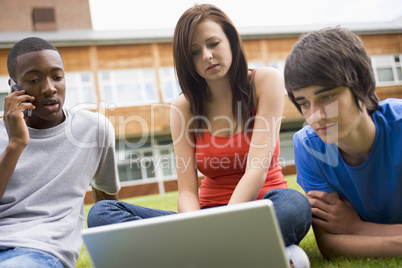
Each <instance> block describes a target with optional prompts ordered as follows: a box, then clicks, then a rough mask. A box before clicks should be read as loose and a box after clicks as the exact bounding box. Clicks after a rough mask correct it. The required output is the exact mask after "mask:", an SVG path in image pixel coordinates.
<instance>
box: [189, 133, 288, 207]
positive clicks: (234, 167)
mask: <svg viewBox="0 0 402 268" xmlns="http://www.w3.org/2000/svg"><path fill="white" fill-rule="evenodd" d="M247 132H248V133H246V132H239V133H238V134H235V135H233V136H229V137H218V136H214V135H212V134H211V133H210V132H209V131H208V130H206V129H205V128H204V132H203V135H202V137H197V138H196V150H195V152H196V160H197V168H198V170H199V171H200V172H201V173H202V174H203V175H204V176H205V178H204V179H203V180H202V182H201V187H200V192H199V201H200V206H201V208H207V207H215V206H220V205H226V204H227V203H228V202H229V200H230V197H231V196H232V193H233V191H234V189H235V187H236V185H237V183H238V182H239V180H240V179H241V178H242V176H243V174H244V172H245V170H246V164H247V156H248V151H249V147H250V142H251V136H252V131H247ZM279 152H280V145H279V138H278V141H277V143H276V147H275V150H274V154H273V156H272V160H271V165H270V168H269V170H268V174H267V178H266V180H265V183H264V186H263V187H262V189H261V190H260V193H259V194H258V197H257V199H261V198H262V197H263V195H264V194H265V193H266V192H267V191H268V190H270V189H274V188H287V181H286V180H285V178H284V177H283V174H282V167H281V166H280V164H279V161H278V158H279Z"/></svg>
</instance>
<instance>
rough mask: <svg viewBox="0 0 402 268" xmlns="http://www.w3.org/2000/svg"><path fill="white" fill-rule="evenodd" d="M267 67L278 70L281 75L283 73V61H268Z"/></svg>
mask: <svg viewBox="0 0 402 268" xmlns="http://www.w3.org/2000/svg"><path fill="white" fill-rule="evenodd" d="M269 66H270V67H273V68H275V69H278V70H279V71H281V73H282V74H283V73H285V61H284V60H279V61H270V62H269Z"/></svg>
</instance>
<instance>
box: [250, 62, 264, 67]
mask: <svg viewBox="0 0 402 268" xmlns="http://www.w3.org/2000/svg"><path fill="white" fill-rule="evenodd" d="M264 66H265V65H264V63H263V62H261V61H252V62H249V63H248V68H250V69H258V68H261V67H264Z"/></svg>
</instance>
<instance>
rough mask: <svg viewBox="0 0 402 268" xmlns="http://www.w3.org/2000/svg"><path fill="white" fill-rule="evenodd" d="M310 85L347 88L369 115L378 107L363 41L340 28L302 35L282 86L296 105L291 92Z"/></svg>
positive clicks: (287, 66) (290, 55)
mask: <svg viewBox="0 0 402 268" xmlns="http://www.w3.org/2000/svg"><path fill="white" fill-rule="evenodd" d="M309 86H328V87H330V86H332V87H339V86H341V87H348V88H349V89H350V91H351V92H352V95H353V97H354V100H355V102H356V104H357V106H358V107H359V109H361V106H360V102H361V103H363V104H364V105H365V106H366V109H367V111H368V113H369V114H371V113H372V112H374V111H375V110H377V109H378V108H379V106H378V99H377V96H376V95H375V92H374V91H375V78H374V73H373V68H372V66H371V60H370V57H369V56H368V55H367V52H366V49H365V48H364V46H363V43H362V41H361V40H360V39H359V38H358V37H357V35H355V34H354V33H353V32H351V31H350V30H347V29H343V28H339V27H336V28H324V29H322V30H320V31H316V32H312V33H308V34H305V35H302V36H301V37H300V39H299V41H298V42H297V43H296V44H295V45H294V46H293V49H292V52H291V53H290V54H289V56H288V57H287V59H286V63H285V87H286V90H287V92H288V95H289V98H290V99H291V101H292V102H293V103H294V105H295V106H296V107H297V109H298V110H299V112H301V109H300V105H298V104H297V103H296V102H295V98H294V95H293V91H296V90H298V89H301V88H305V87H309Z"/></svg>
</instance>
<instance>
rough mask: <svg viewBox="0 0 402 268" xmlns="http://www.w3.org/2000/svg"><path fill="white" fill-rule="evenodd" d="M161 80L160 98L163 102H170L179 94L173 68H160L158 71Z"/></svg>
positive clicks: (179, 89)
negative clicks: (161, 97)
mask: <svg viewBox="0 0 402 268" xmlns="http://www.w3.org/2000/svg"><path fill="white" fill-rule="evenodd" d="M159 76H160V79H161V86H162V96H163V101H164V102H171V101H172V100H173V99H174V98H176V97H177V96H178V95H179V94H180V93H181V88H180V85H179V81H178V80H177V77H176V73H175V71H174V68H173V67H162V68H160V69H159Z"/></svg>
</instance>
